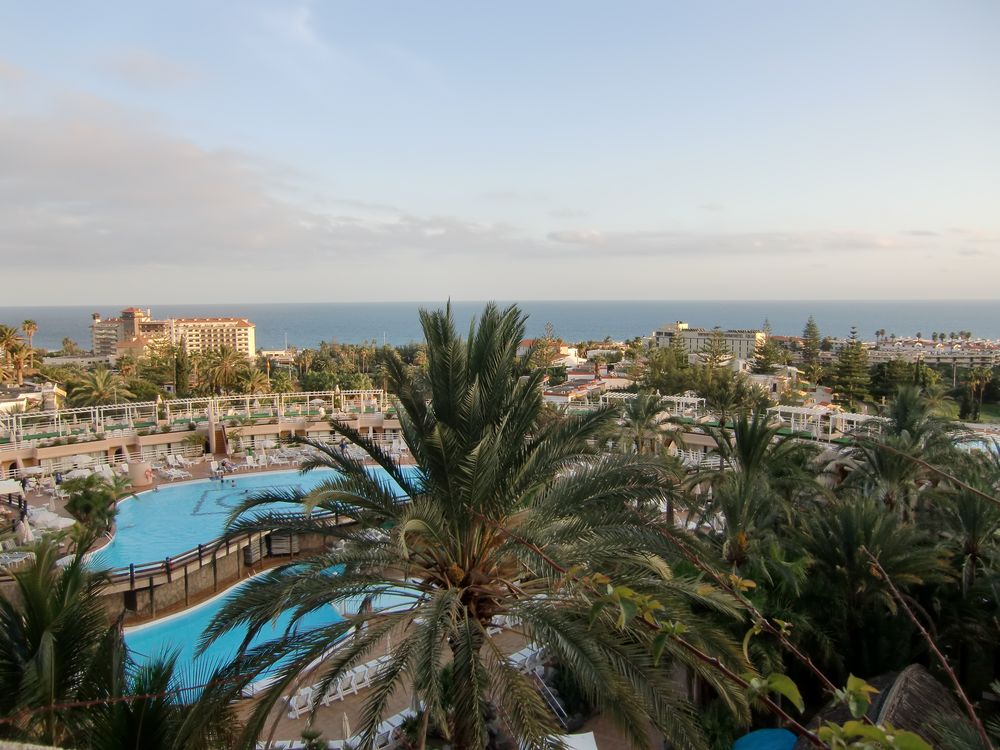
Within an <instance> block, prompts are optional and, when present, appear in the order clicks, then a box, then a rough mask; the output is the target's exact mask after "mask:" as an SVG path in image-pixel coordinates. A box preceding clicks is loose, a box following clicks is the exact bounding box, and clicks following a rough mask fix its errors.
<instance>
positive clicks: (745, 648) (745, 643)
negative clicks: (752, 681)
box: [743, 625, 760, 663]
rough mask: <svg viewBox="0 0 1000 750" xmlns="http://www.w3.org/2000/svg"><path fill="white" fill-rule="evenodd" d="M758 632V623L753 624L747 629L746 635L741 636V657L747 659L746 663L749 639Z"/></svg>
mask: <svg viewBox="0 0 1000 750" xmlns="http://www.w3.org/2000/svg"><path fill="white" fill-rule="evenodd" d="M759 633H760V625H754V626H753V627H752V628H750V629H749V630H748V631H747V633H746V635H745V636H743V658H744V659H746V660H747V663H749V662H750V639H751V638H753V637H754V636H755V635H758V634H759Z"/></svg>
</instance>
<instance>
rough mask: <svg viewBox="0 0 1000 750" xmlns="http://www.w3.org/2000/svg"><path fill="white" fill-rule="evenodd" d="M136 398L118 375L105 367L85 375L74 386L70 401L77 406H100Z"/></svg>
mask: <svg viewBox="0 0 1000 750" xmlns="http://www.w3.org/2000/svg"><path fill="white" fill-rule="evenodd" d="M132 398H135V394H133V393H132V391H130V390H129V389H128V387H127V386H126V385H125V381H124V380H123V379H122V376H121V375H119V374H118V373H115V372H112V371H111V370H108V369H107V368H105V367H98V368H97V369H96V370H94V371H92V372H87V373H84V375H83V378H82V380H80V381H78V382H76V383H74V384H73V386H72V390H71V395H70V400H71V401H72V402H73V403H74V404H75V405H77V406H100V405H101V404H117V403H118V402H119V401H128V400H129V399H132Z"/></svg>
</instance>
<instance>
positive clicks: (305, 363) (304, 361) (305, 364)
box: [296, 349, 316, 377]
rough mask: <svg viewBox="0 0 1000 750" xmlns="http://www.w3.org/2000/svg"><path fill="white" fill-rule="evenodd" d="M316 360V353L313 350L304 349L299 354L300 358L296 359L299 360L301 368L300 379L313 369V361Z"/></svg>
mask: <svg viewBox="0 0 1000 750" xmlns="http://www.w3.org/2000/svg"><path fill="white" fill-rule="evenodd" d="M315 358H316V353H315V352H314V351H313V350H312V349H303V350H302V351H301V352H299V356H298V357H296V359H297V360H298V362H297V364H298V366H299V377H302V376H303V375H305V374H306V373H307V372H309V370H310V369H311V368H312V364H313V360H314V359H315Z"/></svg>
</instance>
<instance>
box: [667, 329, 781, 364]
mask: <svg viewBox="0 0 1000 750" xmlns="http://www.w3.org/2000/svg"><path fill="white" fill-rule="evenodd" d="M713 333H715V332H714V331H711V330H708V329H707V328H690V327H688V324H687V323H684V322H683V321H680V320H679V321H677V322H676V323H670V324H669V325H665V326H661V327H660V328H659V329H657V330H656V331H654V332H653V343H654V344H655V346H657V347H667V346H670V345H671V343H672V342H673V340H674V339H675V338H677V339H679V340H680V342H681V344H682V346H683V347H684V349H685V351H687V352H688V354H697V353H698V352H700V351H701V350H702V349H704V348H705V346H706V344H708V341H709V339H710V338H711V337H712V334H713ZM721 333H722V337H723V338H724V339H725V341H726V346H727V347H729V351H730V352H731V353H732V355H733V356H734V357H735V358H736V359H750V358H751V357H753V355H754V352H755V351H756V350H757V347H758V346H759V345H760V344H763V343H764V342H765V341H766V340H767V334H765V333H764V332H763V331H758V330H754V329H752V328H735V329H730V330H728V331H721Z"/></svg>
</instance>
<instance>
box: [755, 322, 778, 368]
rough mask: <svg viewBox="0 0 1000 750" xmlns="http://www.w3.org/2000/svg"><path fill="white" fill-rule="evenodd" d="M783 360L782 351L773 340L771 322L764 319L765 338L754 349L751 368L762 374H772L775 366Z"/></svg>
mask: <svg viewBox="0 0 1000 750" xmlns="http://www.w3.org/2000/svg"><path fill="white" fill-rule="evenodd" d="M781 361H782V356H781V351H779V349H778V347H777V345H776V344H775V343H774V341H772V340H771V324H770V323H769V322H768V321H766V320H765V321H764V340H763V341H762V342H760V343H759V344H757V347H756V348H755V349H754V353H753V361H752V362H751V364H750V370H751V371H752V372H754V373H757V374H760V375H770V374H771V373H772V372H774V367H775V365H777V364H778V363H779V362H781Z"/></svg>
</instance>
